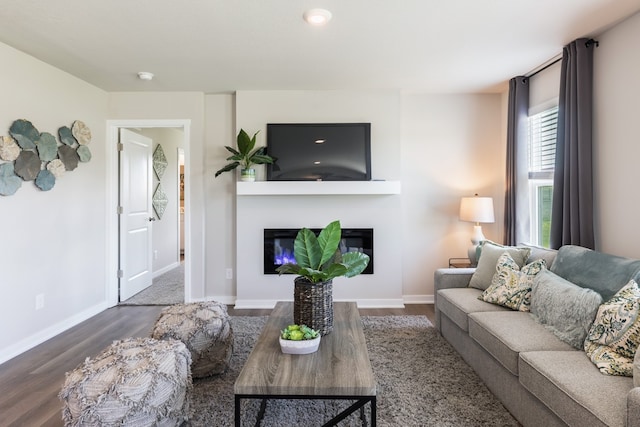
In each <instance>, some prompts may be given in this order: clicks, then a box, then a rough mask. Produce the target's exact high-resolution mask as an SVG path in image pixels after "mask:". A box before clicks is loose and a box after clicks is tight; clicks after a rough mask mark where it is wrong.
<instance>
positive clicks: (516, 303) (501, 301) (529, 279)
mask: <svg viewBox="0 0 640 427" xmlns="http://www.w3.org/2000/svg"><path fill="white" fill-rule="evenodd" d="M544 269H546V262H545V261H544V260H543V259H538V260H536V261H534V262H532V263H531V264H527V265H525V266H524V267H522V270H520V267H519V266H518V263H517V262H515V261H514V259H513V258H512V257H511V255H509V253H507V252H505V253H503V254H502V255H500V258H498V263H497V264H496V273H495V274H494V275H493V279H491V285H490V286H489V287H488V288H487V289H486V290H485V291H484V292H483V293H482V294H481V295H480V296H479V297H478V299H479V300H482V301H486V302H490V303H492V304H498V305H501V306H504V307H508V308H510V309H512V310H518V311H529V306H530V305H531V285H532V284H533V279H534V278H535V277H536V275H537V274H538V273H539V272H540V271H542V270H544Z"/></svg>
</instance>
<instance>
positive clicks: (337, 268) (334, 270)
mask: <svg viewBox="0 0 640 427" xmlns="http://www.w3.org/2000/svg"><path fill="white" fill-rule="evenodd" d="M323 273H324V276H325V278H324V279H323V281H327V280H331V279H333V278H335V277H339V276H345V275H346V274H347V266H346V265H344V264H331V265H330V266H329V267H328V268H327V269H326V270H324V271H323Z"/></svg>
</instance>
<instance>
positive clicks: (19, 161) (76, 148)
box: [0, 119, 91, 196]
mask: <svg viewBox="0 0 640 427" xmlns="http://www.w3.org/2000/svg"><path fill="white" fill-rule="evenodd" d="M89 142H91V130H90V129H89V127H87V125H86V124H84V123H83V122H81V121H80V120H76V121H75V122H73V123H72V124H71V127H68V126H62V127H60V128H59V129H58V140H56V137H55V136H54V135H53V134H51V133H49V132H42V133H40V132H39V131H38V129H36V127H35V126H34V125H33V124H32V123H31V122H30V121H28V120H25V119H19V120H16V121H14V122H13V123H12V124H11V127H10V128H9V135H7V136H0V195H1V196H11V195H13V194H15V193H16V191H18V189H19V188H20V187H21V186H22V182H23V181H34V183H35V185H36V187H38V188H39V189H40V190H42V191H49V190H51V189H52V188H53V187H54V185H55V183H56V180H57V179H58V178H60V177H62V176H63V174H64V172H68V171H72V170H74V169H75V168H76V167H78V163H79V162H80V163H85V162H88V161H90V160H91V151H90V150H89V147H87V145H88V144H89Z"/></svg>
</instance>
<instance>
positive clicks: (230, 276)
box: [227, 268, 233, 279]
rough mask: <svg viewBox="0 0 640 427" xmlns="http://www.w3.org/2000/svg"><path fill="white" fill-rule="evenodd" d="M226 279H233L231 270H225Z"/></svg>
mask: <svg viewBox="0 0 640 427" xmlns="http://www.w3.org/2000/svg"><path fill="white" fill-rule="evenodd" d="M227 279H233V268H227Z"/></svg>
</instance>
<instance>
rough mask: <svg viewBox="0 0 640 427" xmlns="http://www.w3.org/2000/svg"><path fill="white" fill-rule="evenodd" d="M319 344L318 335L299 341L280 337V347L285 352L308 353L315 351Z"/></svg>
mask: <svg viewBox="0 0 640 427" xmlns="http://www.w3.org/2000/svg"><path fill="white" fill-rule="evenodd" d="M319 346H320V336H319V335H318V337H317V338H314V339H312V340H301V341H292V340H283V339H282V337H280V348H281V349H282V352H283V353H285V354H309V353H315V352H316V351H318V347H319Z"/></svg>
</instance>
